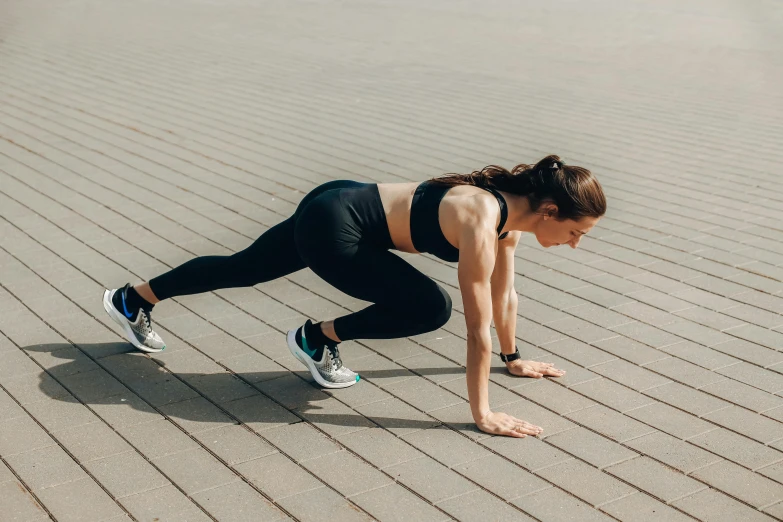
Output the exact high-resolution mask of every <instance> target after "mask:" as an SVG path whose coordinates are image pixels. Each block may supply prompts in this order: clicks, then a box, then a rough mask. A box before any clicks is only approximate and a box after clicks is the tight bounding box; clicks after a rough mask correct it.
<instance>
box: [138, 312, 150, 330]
mask: <svg viewBox="0 0 783 522" xmlns="http://www.w3.org/2000/svg"><path fill="white" fill-rule="evenodd" d="M139 313H140V314H142V315H143V316H144V324H146V325H147V330H148V331H150V332H151V331H152V312H148V311H146V310H145V309H143V308H142V309H141V310H139Z"/></svg>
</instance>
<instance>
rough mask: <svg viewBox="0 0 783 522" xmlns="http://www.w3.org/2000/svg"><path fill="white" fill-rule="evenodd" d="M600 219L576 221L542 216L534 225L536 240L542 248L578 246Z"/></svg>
mask: <svg viewBox="0 0 783 522" xmlns="http://www.w3.org/2000/svg"><path fill="white" fill-rule="evenodd" d="M600 219H601V218H595V217H584V218H581V219H579V220H578V221H574V220H573V219H565V220H558V219H557V218H555V217H552V216H550V215H546V214H544V215H543V216H541V219H540V220H539V221H538V224H537V225H536V230H535V234H536V239H537V240H538V242H539V243H540V244H541V246H542V247H544V248H549V247H552V246H558V245H570V246H571V248H576V247H577V246H579V241H580V240H581V239H582V236H583V235H585V234H587V233H588V232H590V230H592V228H593V227H594V226H595V224H596V223H598V221H599V220H600Z"/></svg>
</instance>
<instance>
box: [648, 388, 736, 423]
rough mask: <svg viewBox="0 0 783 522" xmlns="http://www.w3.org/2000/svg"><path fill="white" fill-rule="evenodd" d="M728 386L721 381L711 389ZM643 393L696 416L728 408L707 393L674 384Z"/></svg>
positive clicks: (724, 402) (725, 404) (725, 403)
mask: <svg viewBox="0 0 783 522" xmlns="http://www.w3.org/2000/svg"><path fill="white" fill-rule="evenodd" d="M729 384H732V383H731V382H730V381H721V383H720V384H716V385H713V388H714V389H719V388H721V387H723V386H724V385H729ZM707 388H710V387H709V386H706V387H705V390H706V389H707ZM710 389H712V388H710ZM644 393H645V395H649V396H650V397H653V398H655V399H657V400H659V401H661V402H665V403H667V404H669V405H671V406H674V407H675V408H680V409H683V410H685V411H687V412H689V413H692V414H693V415H697V416H702V415H707V414H709V413H712V412H713V411H717V410H719V409H721V408H725V407H726V406H730V404H729V403H728V402H726V401H722V400H721V399H718V398H716V397H713V396H711V395H708V394H707V393H704V392H702V391H699V390H696V389H694V388H690V387H688V386H685V385H683V384H680V383H676V382H672V383H669V384H664V385H662V386H657V387H655V388H651V389H649V390H645V392H644Z"/></svg>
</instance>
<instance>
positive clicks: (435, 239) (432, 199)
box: [411, 181, 508, 262]
mask: <svg viewBox="0 0 783 522" xmlns="http://www.w3.org/2000/svg"><path fill="white" fill-rule="evenodd" d="M450 188H451V187H450V186H448V185H441V184H439V183H430V182H428V181H425V182H423V183H421V184H420V185H419V186H418V187H416V192H415V193H414V194H413V202H412V203H411V239H412V240H413V247H414V248H415V249H416V250H418V251H419V252H426V253H428V254H432V255H434V256H435V257H438V258H440V259H442V260H444V261H450V262H456V261H459V249H458V248H456V247H454V246H453V245H452V244H451V243H449V242H448V241H447V240H446V236H444V235H443V231H442V230H441V228H440V222H439V221H438V207H439V206H440V201H441V200H442V199H443V196H445V195H446V192H448V191H449V189H450ZM479 188H482V189H484V190H486V191H488V192H491V193H492V194H494V196H495V197H496V198H497V200H498V204H499V205H500V224H499V225H498V234H500V231H501V230H503V225H505V224H506V219H508V207H507V205H506V200H505V199H503V196H501V195H500V193H499V192H498V191H497V190H495V189H492V188H489V187H479ZM507 234H508V232H506V233H504V234H500V235H499V236H498V238H499V239H503V238H505V237H506V235H507Z"/></svg>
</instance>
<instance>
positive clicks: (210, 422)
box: [161, 397, 235, 433]
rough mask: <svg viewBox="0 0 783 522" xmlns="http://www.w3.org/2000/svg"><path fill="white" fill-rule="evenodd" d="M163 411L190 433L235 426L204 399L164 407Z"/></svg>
mask: <svg viewBox="0 0 783 522" xmlns="http://www.w3.org/2000/svg"><path fill="white" fill-rule="evenodd" d="M161 411H162V412H163V413H164V414H165V415H166V416H168V417H169V418H170V419H171V420H172V421H174V422H175V423H177V424H178V425H179V426H180V427H182V429H184V430H185V431H186V432H188V433H196V432H199V431H204V430H211V429H214V428H220V427H222V426H228V425H231V424H235V421H234V420H233V419H232V418H231V417H229V416H228V415H226V414H225V413H224V412H223V411H222V410H221V409H220V408H218V407H217V406H215V405H214V404H212V403H211V402H209V401H207V400H206V399H204V398H203V397H196V398H195V399H188V400H186V401H182V402H177V403H174V404H170V405H168V406H163V407H162V408H161Z"/></svg>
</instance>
